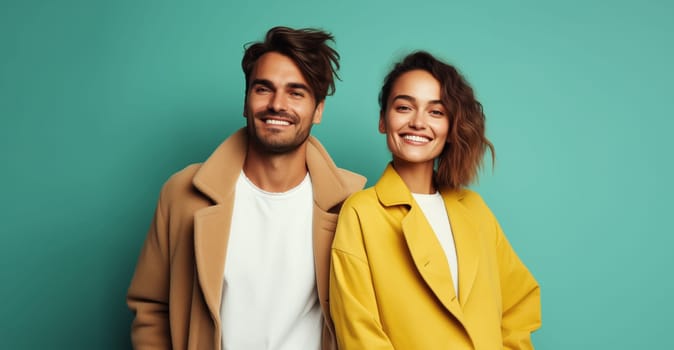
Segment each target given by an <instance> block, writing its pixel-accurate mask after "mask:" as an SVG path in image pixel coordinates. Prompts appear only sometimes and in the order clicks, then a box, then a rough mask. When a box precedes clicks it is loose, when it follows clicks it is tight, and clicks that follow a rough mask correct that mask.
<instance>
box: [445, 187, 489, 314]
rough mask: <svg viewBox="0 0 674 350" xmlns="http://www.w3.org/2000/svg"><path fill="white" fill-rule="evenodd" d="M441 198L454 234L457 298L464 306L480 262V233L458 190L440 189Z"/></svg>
mask: <svg viewBox="0 0 674 350" xmlns="http://www.w3.org/2000/svg"><path fill="white" fill-rule="evenodd" d="M442 198H443V199H444V201H445V208H446V209H447V215H449V223H450V225H451V227H452V235H453V236H454V245H455V247H456V255H457V260H458V263H459V300H460V302H461V306H464V305H466V302H467V301H468V298H469V297H470V292H471V290H472V288H473V283H474V282H475V276H476V275H477V270H478V265H479V262H480V259H479V256H480V235H479V233H478V226H477V224H476V223H475V222H473V221H472V220H471V216H470V213H469V212H468V211H467V210H466V207H465V206H464V205H463V204H462V203H461V198H462V195H461V193H460V192H457V191H451V190H445V191H442Z"/></svg>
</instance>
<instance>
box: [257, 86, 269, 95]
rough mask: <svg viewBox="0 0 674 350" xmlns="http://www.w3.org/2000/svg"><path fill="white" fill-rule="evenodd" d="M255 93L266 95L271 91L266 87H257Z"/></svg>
mask: <svg viewBox="0 0 674 350" xmlns="http://www.w3.org/2000/svg"><path fill="white" fill-rule="evenodd" d="M254 91H255V92H256V93H258V94H264V93H267V92H269V91H271V90H270V89H269V88H268V87H266V86H256V87H255V90H254Z"/></svg>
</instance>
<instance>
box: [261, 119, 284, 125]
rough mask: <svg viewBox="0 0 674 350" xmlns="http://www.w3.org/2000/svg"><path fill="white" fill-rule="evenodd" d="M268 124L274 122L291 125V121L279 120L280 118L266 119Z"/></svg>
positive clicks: (274, 123) (275, 123)
mask: <svg viewBox="0 0 674 350" xmlns="http://www.w3.org/2000/svg"><path fill="white" fill-rule="evenodd" d="M264 122H265V123H266V124H273V125H290V123H289V122H287V121H285V120H278V119H267V120H265V121H264Z"/></svg>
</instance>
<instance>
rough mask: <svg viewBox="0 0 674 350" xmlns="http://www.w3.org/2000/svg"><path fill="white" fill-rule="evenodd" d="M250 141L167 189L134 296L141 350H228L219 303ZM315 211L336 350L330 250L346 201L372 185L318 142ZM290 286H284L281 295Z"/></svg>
mask: <svg viewBox="0 0 674 350" xmlns="http://www.w3.org/2000/svg"><path fill="white" fill-rule="evenodd" d="M247 145H248V139H247V136H246V133H245V129H241V130H239V131H238V132H236V133H235V134H233V135H232V136H231V137H229V138H228V139H227V140H225V141H224V142H223V143H222V144H221V145H220V146H219V147H218V148H217V149H216V150H215V152H213V154H212V155H211V156H210V157H209V158H208V160H206V162H205V163H203V164H194V165H190V166H188V167H187V168H185V169H183V170H181V171H180V172H178V173H176V174H175V175H173V176H172V177H171V179H169V180H168V181H167V182H166V184H165V185H164V187H163V188H162V191H161V195H160V198H159V203H158V204H157V210H156V213H155V218H154V220H153V221H152V225H151V226H150V230H149V231H148V234H147V239H146V240H145V244H144V246H143V249H142V251H141V253H140V256H139V258H138V265H137V266H136V272H135V273H134V276H133V280H132V281H131V286H130V287H129V291H128V294H127V303H128V305H129V308H131V310H132V311H133V312H134V313H135V318H134V320H133V324H132V327H131V341H132V343H133V347H134V349H193V350H197V349H209V350H218V349H220V348H221V339H220V334H221V330H220V301H221V297H222V280H223V278H224V271H225V263H226V261H227V242H228V240H229V226H230V222H231V219H232V216H231V214H232V209H233V207H234V189H235V186H236V179H237V178H238V177H239V175H240V174H241V169H242V167H243V162H244V160H245V158H246V152H247ZM307 169H308V170H309V173H310V175H311V184H312V186H313V196H314V207H313V213H306V214H307V215H312V218H313V248H314V249H313V250H314V262H315V268H316V293H317V294H318V298H319V301H320V304H321V310H322V311H323V315H324V327H323V337H322V346H321V349H322V350H334V349H335V341H334V337H333V333H334V332H333V330H332V323H331V321H330V317H329V306H328V304H327V300H328V278H329V268H330V262H329V259H330V245H331V244H332V238H333V234H334V229H335V225H336V221H337V212H338V208H339V207H340V205H341V203H342V201H343V200H344V199H345V198H346V197H347V196H348V195H349V194H351V193H353V192H355V191H357V190H360V189H362V188H363V185H364V184H365V178H364V177H362V176H360V175H357V174H355V173H351V172H349V171H347V170H344V169H340V168H338V167H337V166H336V165H335V164H334V163H333V161H332V159H331V158H330V156H329V155H328V153H327V152H326V151H325V149H324V148H323V146H321V144H320V143H319V142H318V140H316V139H315V138H313V137H309V140H308V145H307ZM282 287H283V286H279V288H282Z"/></svg>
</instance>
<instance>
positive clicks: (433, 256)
mask: <svg viewBox="0 0 674 350" xmlns="http://www.w3.org/2000/svg"><path fill="white" fill-rule="evenodd" d="M375 190H376V192H377V196H378V197H379V199H380V201H381V202H382V204H384V205H385V206H395V205H405V206H407V207H408V208H409V212H407V214H406V215H405V217H404V218H403V219H402V223H401V225H402V234H403V236H404V238H405V242H406V244H407V247H408V249H409V251H410V255H411V256H412V260H413V261H414V265H415V267H416V269H417V270H418V271H419V274H420V275H421V276H422V278H423V280H424V282H425V283H426V285H428V287H429V288H430V289H431V290H432V291H433V294H434V295H435V296H436V297H437V298H438V300H440V302H441V303H442V305H444V307H445V308H446V309H447V310H449V311H450V312H451V313H452V314H453V315H454V316H455V317H457V319H458V320H459V321H462V319H463V313H462V306H463V305H465V304H466V301H467V300H468V298H469V296H470V292H471V289H472V286H473V283H474V281H475V276H476V273H477V266H478V260H479V259H478V252H479V249H478V245H479V242H478V241H477V240H476V239H475V237H474V235H475V232H477V231H475V230H476V227H475V224H474V223H473V222H471V220H470V215H469V213H468V212H467V211H466V209H465V208H464V206H463V205H462V204H461V199H462V194H461V192H460V191H458V192H457V191H452V190H447V191H442V192H441V193H442V197H443V199H444V202H445V207H446V210H447V215H448V216H449V221H450V225H451V228H452V234H453V235H454V244H455V246H456V250H457V259H458V265H459V266H458V270H459V276H458V277H459V283H458V284H459V293H458V294H459V298H457V293H456V291H455V290H454V285H453V283H452V278H456V276H451V272H450V271H449V264H448V263H447V257H446V255H445V253H444V251H443V249H442V246H441V245H440V243H439V241H438V239H437V236H436V235H435V233H434V232H433V229H432V228H431V226H430V224H429V223H428V220H426V217H425V215H424V214H423V212H422V210H421V208H419V206H418V205H417V204H416V202H415V201H414V200H413V198H412V194H411V193H410V191H409V189H408V188H407V186H406V185H405V183H404V182H403V180H402V179H401V178H400V176H399V175H398V173H397V172H396V171H395V169H393V166H392V165H391V164H389V165H388V167H387V168H386V170H385V171H384V174H383V175H382V177H381V179H380V180H379V182H377V184H376V185H375Z"/></svg>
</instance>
